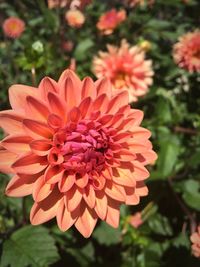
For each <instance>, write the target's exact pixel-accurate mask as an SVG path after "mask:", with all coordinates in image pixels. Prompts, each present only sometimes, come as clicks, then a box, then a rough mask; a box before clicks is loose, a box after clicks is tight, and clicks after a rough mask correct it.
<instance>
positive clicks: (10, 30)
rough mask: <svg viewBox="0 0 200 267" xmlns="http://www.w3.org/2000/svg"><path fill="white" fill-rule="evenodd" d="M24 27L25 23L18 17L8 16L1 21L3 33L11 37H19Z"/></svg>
mask: <svg viewBox="0 0 200 267" xmlns="http://www.w3.org/2000/svg"><path fill="white" fill-rule="evenodd" d="M24 29H25V23H24V21H23V20H21V19H19V18H15V17H10V18H8V19H6V20H5V21H4V23H3V31H4V34H5V35H6V36H8V37H10V38H13V39H15V38H18V37H20V36H21V34H22V33H23V31H24Z"/></svg>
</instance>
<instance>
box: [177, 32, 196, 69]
mask: <svg viewBox="0 0 200 267" xmlns="http://www.w3.org/2000/svg"><path fill="white" fill-rule="evenodd" d="M173 57H174V60H175V62H176V63H177V64H178V65H179V67H181V68H184V69H186V70H188V71H189V72H194V71H196V72H199V71H200V31H199V30H196V31H194V32H189V33H186V34H185V35H183V36H181V37H180V38H179V42H178V43H176V44H175V45H174V48H173Z"/></svg>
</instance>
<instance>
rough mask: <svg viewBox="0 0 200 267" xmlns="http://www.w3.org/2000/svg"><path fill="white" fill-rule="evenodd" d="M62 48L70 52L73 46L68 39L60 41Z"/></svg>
mask: <svg viewBox="0 0 200 267" xmlns="http://www.w3.org/2000/svg"><path fill="white" fill-rule="evenodd" d="M61 46H62V49H63V50H64V51H66V52H71V51H72V49H73V48H74V43H73V42H72V41H70V40H68V41H64V42H62V43H61Z"/></svg>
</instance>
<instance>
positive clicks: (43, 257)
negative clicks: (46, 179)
mask: <svg viewBox="0 0 200 267" xmlns="http://www.w3.org/2000/svg"><path fill="white" fill-rule="evenodd" d="M112 9H114V10H116V12H119V11H123V18H122V19H121V20H120V19H119V20H118V21H117V22H116V21H115V20H116V18H115V19H113V17H112V16H111V18H108V19H107V20H109V21H110V20H111V21H112V20H114V24H112V23H111V22H110V24H109V25H111V26H108V27H107V26H105V28H102V27H101V26H99V24H98V22H99V21H100V17H101V16H102V15H104V14H105V13H106V12H108V11H110V10H112ZM69 11H76V12H75V14H73V13H72V14H70V13H69ZM77 11H78V13H77ZM114 16H115V15H114ZM10 17H11V18H12V17H17V18H19V19H20V22H21V24H20V23H19V24H16V25H17V26H14V29H17V30H18V31H17V32H16V31H14V33H12V30H11V31H10V30H9V26H8V27H7V28H6V26H5V21H6V20H7V19H8V18H10ZM102 20H103V19H102ZM112 22H113V21H112ZM14 23H15V22H14ZM17 23H18V22H17ZM113 25H114V26H113ZM199 25H200V1H199V0H154V1H153V0H146V1H145V0H143V1H142V0H109V1H108V0H104V1H103V0H93V1H92V0H91V1H89V0H88V1H78V0H77V1H75V0H74V1H69V0H68V1H67V0H66V1H53V0H49V1H44V0H35V1H34V0H21V1H20V0H19V1H11V0H7V1H2V0H1V1H0V110H3V109H8V108H9V102H8V88H9V87H10V86H11V85H12V84H16V83H22V84H27V85H32V86H36V85H38V83H39V81H40V80H41V78H43V77H44V76H50V77H52V78H54V79H57V78H58V77H59V75H60V74H61V72H62V71H63V70H64V69H66V68H68V67H70V68H71V69H73V70H75V71H76V72H77V73H78V75H79V76H80V77H81V78H83V77H85V76H88V75H89V76H92V77H93V78H94V79H96V75H95V71H94V66H93V64H94V63H93V62H94V61H93V59H94V57H95V56H97V55H98V52H99V51H107V45H108V44H112V45H114V46H117V47H119V46H120V45H121V40H122V39H126V40H127V42H128V43H129V44H130V46H135V45H136V46H138V47H139V48H140V49H141V51H143V53H144V54H145V58H146V59H148V60H152V68H153V70H154V76H153V83H152V85H150V86H149V89H148V92H146V93H145V95H143V96H141V97H138V100H137V101H135V102H133V103H132V104H131V105H132V107H134V108H139V109H141V110H143V111H144V121H143V126H144V127H146V128H148V129H149V130H151V132H152V137H151V141H152V143H153V145H154V150H155V151H156V152H157V154H158V160H157V161H156V163H154V164H152V165H151V166H150V167H149V170H150V173H151V176H150V178H149V179H147V181H146V183H147V185H148V188H149V195H148V196H147V197H144V198H142V199H141V202H140V204H139V205H137V206H123V205H122V206H121V219H120V227H119V228H118V229H113V228H111V227H110V226H108V225H107V224H105V223H104V222H99V223H98V224H97V226H96V229H95V231H94V233H93V234H92V236H91V237H90V238H89V239H84V238H83V237H82V236H81V235H80V234H79V233H78V232H77V231H76V230H75V229H74V228H73V229H70V230H68V231H67V232H65V233H62V232H61V231H60V230H59V229H58V227H57V225H56V223H55V221H51V222H49V223H46V224H45V225H43V226H37V227H33V226H31V225H30V223H29V211H30V208H31V205H32V198H31V197H26V198H24V199H21V198H10V197H6V196H5V195H4V190H5V187H6V184H7V183H8V181H9V179H10V178H9V177H8V176H6V175H4V174H1V175H0V255H1V261H0V266H2V267H7V266H11V267H26V266H31V267H32V266H33V267H46V266H53V267H64V266H73V267H76V266H81V267H87V266H88V267H90V266H104V267H105V266H109V267H112V266H115V267H117V266H119V267H179V266H180V267H197V266H200V261H199V259H198V258H197V257H195V255H193V254H194V252H192V248H191V245H192V242H191V240H190V236H191V234H192V233H193V232H195V231H196V230H197V226H198V225H199V223H200V214H199V211H200V131H199V130H200V88H199V82H200V75H199V73H200V72H199V71H200V67H199V69H195V70H193V71H191V70H190V69H189V70H188V69H187V68H186V67H184V68H183V67H182V66H181V65H180V64H178V63H177V61H176V59H175V56H174V53H175V52H174V51H175V50H174V45H175V44H176V43H177V42H178V41H180V39H179V38H180V37H181V36H183V35H185V34H187V33H188V32H194V31H195V30H196V29H198V27H199ZM15 27H16V28H15ZM106 27H107V28H106ZM12 29H13V28H12ZM199 44H200V42H199ZM198 53H199V54H198V55H197V57H198V58H199V61H200V49H199V52H198ZM199 64H200V63H199ZM199 66H200V65H199ZM2 137H3V132H1V138H2ZM199 250H200V237H199ZM199 255H200V254H199Z"/></svg>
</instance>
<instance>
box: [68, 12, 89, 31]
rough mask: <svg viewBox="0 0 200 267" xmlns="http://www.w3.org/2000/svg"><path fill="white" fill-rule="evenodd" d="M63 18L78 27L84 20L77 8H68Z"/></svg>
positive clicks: (72, 25)
mask: <svg viewBox="0 0 200 267" xmlns="http://www.w3.org/2000/svg"><path fill="white" fill-rule="evenodd" d="M65 19H66V21H67V23H68V24H69V25H70V26H71V27H75V28H80V27H81V26H82V25H83V23H84V22H85V16H84V14H83V13H82V12H81V11H80V10H78V9H70V10H68V11H67V12H66V14H65Z"/></svg>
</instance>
